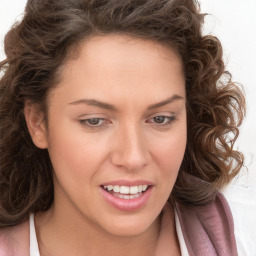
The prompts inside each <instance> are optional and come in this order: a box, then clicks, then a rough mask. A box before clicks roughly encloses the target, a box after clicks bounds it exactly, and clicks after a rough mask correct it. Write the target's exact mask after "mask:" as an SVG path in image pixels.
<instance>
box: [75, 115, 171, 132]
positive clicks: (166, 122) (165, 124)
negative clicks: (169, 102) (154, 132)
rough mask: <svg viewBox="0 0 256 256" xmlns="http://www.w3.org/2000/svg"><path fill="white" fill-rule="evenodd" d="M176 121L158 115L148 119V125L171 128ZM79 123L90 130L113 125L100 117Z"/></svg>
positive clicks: (169, 117)
mask: <svg viewBox="0 0 256 256" xmlns="http://www.w3.org/2000/svg"><path fill="white" fill-rule="evenodd" d="M157 118H158V119H159V118H160V119H161V118H162V119H164V120H163V122H162V123H161V122H160V123H157V122H156V119H157ZM175 120H176V117H175V116H165V115H158V116H154V117H152V118H150V119H147V120H146V123H153V125H154V126H157V127H161V128H169V126H171V125H172V123H173V122H174V121H175ZM94 121H95V124H92V123H90V122H94ZM79 122H80V124H82V125H83V126H86V127H88V128H90V129H97V128H98V129H99V128H103V127H104V126H106V125H107V124H109V123H111V121H108V120H107V119H106V118H100V117H94V118H87V119H82V120H79Z"/></svg>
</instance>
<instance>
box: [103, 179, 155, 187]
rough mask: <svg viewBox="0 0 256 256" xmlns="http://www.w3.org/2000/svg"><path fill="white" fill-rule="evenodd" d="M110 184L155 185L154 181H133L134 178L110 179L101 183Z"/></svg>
mask: <svg viewBox="0 0 256 256" xmlns="http://www.w3.org/2000/svg"><path fill="white" fill-rule="evenodd" d="M108 185H112V186H114V185H117V186H127V187H132V186H139V185H153V183H152V182H150V181H148V180H133V181H132V180H115V181H110V182H106V183H104V184H101V186H108Z"/></svg>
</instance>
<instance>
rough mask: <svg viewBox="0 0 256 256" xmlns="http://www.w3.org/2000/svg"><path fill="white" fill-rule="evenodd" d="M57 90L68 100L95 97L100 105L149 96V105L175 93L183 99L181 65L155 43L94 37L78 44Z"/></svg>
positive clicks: (173, 55) (116, 37) (169, 50)
mask: <svg viewBox="0 0 256 256" xmlns="http://www.w3.org/2000/svg"><path fill="white" fill-rule="evenodd" d="M57 90H59V92H58V93H59V94H61V90H62V91H63V93H64V94H65V95H66V96H67V97H69V98H72V99H70V100H77V98H78V97H80V96H82V95H84V96H86V97H87V98H95V96H96V95H97V97H98V98H99V100H102V101H106V99H107V100H113V99H115V98H116V97H119V98H120V99H125V98H126V97H133V98H137V96H138V95H139V96H141V95H144V96H146V95H148V96H151V100H153V101H154V100H155V101H158V100H159V99H158V98H159V97H160V98H167V97H170V96H172V95H173V94H177V93H178V94H182V96H184V95H185V78H184V72H183V64H182V60H181V57H180V56H179V55H178V54H177V52H176V51H175V50H173V49H172V48H171V47H168V46H165V45H162V44H160V43H157V42H155V41H151V40H145V39H138V38H132V37H129V36H122V35H106V36H95V37H92V38H90V39H89V40H86V41H84V42H82V43H81V44H80V48H79V54H78V56H77V57H76V58H75V59H72V60H69V61H68V62H67V63H66V65H65V68H64V69H63V71H62V76H61V81H60V83H59V86H57V88H56V91H57ZM166 94H168V95H166ZM65 95H63V96H65ZM118 95H119V96H118ZM125 96H126V97H125ZM154 96H155V99H154ZM101 98H102V99H101Z"/></svg>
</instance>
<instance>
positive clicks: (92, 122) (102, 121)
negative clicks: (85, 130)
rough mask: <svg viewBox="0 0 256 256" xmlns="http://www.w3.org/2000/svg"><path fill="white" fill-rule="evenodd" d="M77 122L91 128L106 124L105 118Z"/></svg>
mask: <svg viewBox="0 0 256 256" xmlns="http://www.w3.org/2000/svg"><path fill="white" fill-rule="evenodd" d="M79 122H80V123H81V124H82V125H85V126H88V127H91V128H94V127H95V128H96V127H102V126H104V125H105V124H107V123H108V121H107V120H106V119H105V118H99V117H94V118H87V119H83V120H79Z"/></svg>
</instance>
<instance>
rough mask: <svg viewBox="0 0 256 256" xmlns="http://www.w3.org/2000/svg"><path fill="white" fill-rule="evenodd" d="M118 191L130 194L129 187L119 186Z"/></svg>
mask: <svg viewBox="0 0 256 256" xmlns="http://www.w3.org/2000/svg"><path fill="white" fill-rule="evenodd" d="M119 192H120V193H121V194H125V195H128V194H130V189H129V187H126V186H121V187H120V190H119Z"/></svg>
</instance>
